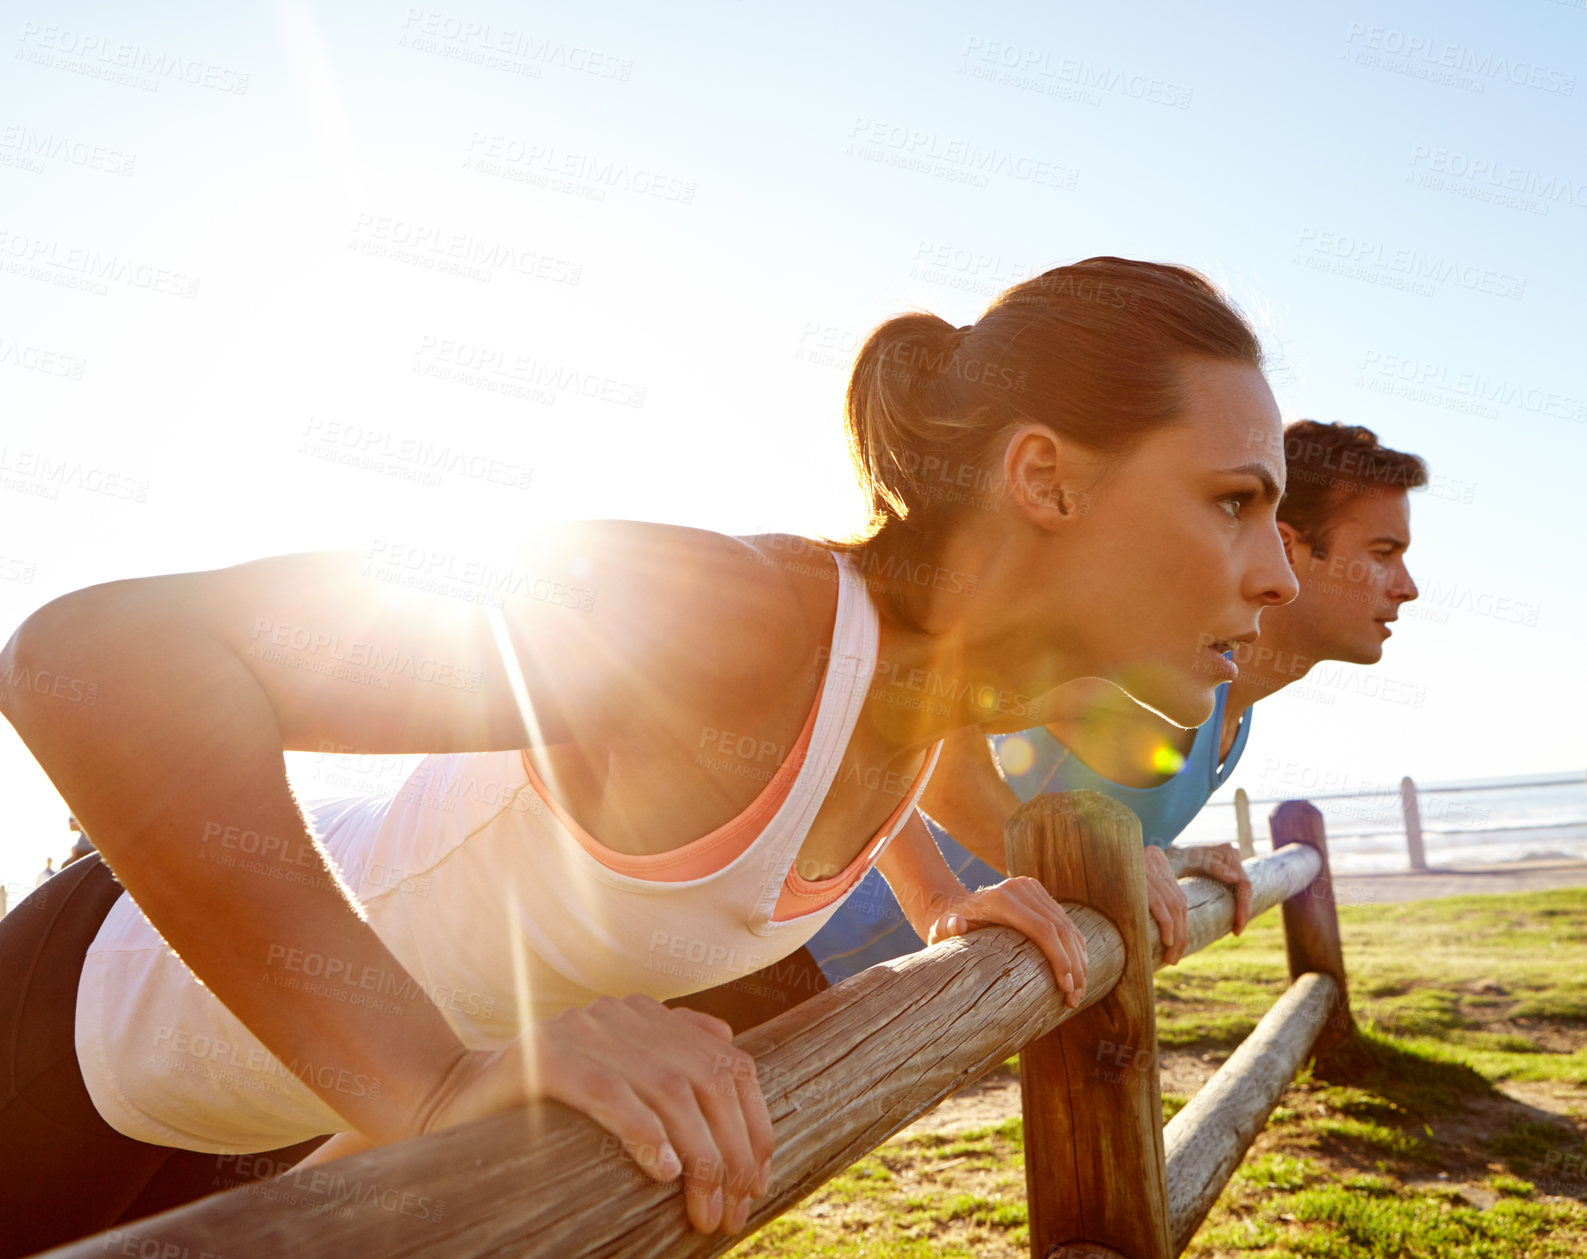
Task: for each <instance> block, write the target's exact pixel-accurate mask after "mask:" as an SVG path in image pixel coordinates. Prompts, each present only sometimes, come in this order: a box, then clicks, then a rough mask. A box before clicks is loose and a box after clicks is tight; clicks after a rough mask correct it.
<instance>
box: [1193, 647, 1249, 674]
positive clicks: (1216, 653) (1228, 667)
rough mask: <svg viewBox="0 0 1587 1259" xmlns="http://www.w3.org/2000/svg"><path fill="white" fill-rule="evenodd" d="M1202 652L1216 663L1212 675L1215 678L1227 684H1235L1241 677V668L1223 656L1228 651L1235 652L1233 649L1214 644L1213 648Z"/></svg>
mask: <svg viewBox="0 0 1587 1259" xmlns="http://www.w3.org/2000/svg"><path fill="white" fill-rule="evenodd" d="M1202 650H1203V651H1205V652H1206V653H1207V654H1208V655H1209V656H1211V657H1212V659H1213V661H1214V663H1213V665H1212V673H1213V675H1214V676H1215V677H1217V678H1219V679H1221V680H1223V681H1225V682H1233V681H1234V680H1235V678H1237V677H1239V676H1240V666H1239V665H1237V664H1235V663H1234V661H1232V660H1230V659H1229V658H1228V657H1227V656H1225V655H1224V654H1223V653H1224V652H1226V651H1228V652H1232V651H1233V650H1234V649H1233V648H1232V647H1229V646H1227V645H1225V644H1223V643H1213V644H1212V646H1210V647H1204V648H1202Z"/></svg>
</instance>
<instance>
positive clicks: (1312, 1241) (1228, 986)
mask: <svg viewBox="0 0 1587 1259" xmlns="http://www.w3.org/2000/svg"><path fill="white" fill-rule="evenodd" d="M1339 919H1340V928H1341V932H1342V935H1343V941H1344V952H1345V965H1346V967H1347V970H1348V973H1349V981H1350V996H1351V1007H1352V1010H1353V1012H1354V1014H1355V1018H1356V1022H1357V1025H1358V1026H1359V1027H1360V1028H1361V1035H1360V1036H1359V1037H1358V1038H1357V1040H1356V1041H1355V1042H1354V1043H1353V1044H1352V1045H1351V1046H1350V1047H1348V1048H1347V1049H1346V1050H1344V1051H1341V1052H1340V1053H1338V1054H1336V1055H1334V1056H1333V1057H1331V1058H1329V1059H1325V1060H1323V1061H1319V1062H1314V1063H1310V1064H1308V1065H1307V1066H1306V1067H1305V1068H1303V1069H1302V1071H1301V1073H1300V1076H1299V1077H1298V1078H1297V1080H1296V1081H1295V1083H1294V1084H1292V1085H1291V1087H1290V1088H1289V1089H1288V1090H1287V1091H1286V1092H1285V1094H1284V1096H1283V1097H1282V1098H1280V1101H1279V1105H1278V1107H1277V1108H1276V1109H1275V1110H1274V1112H1273V1114H1272V1116H1271V1117H1270V1118H1269V1120H1268V1124H1267V1128H1266V1130H1265V1131H1264V1132H1262V1133H1261V1134H1260V1135H1259V1136H1258V1138H1257V1140H1256V1143H1255V1144H1254V1145H1253V1146H1252V1149H1251V1152H1250V1154H1249V1155H1248V1156H1247V1158H1246V1160H1245V1162H1244V1164H1243V1165H1242V1166H1241V1167H1240V1168H1239V1170H1238V1171H1237V1172H1236V1173H1235V1175H1234V1177H1233V1178H1232V1179H1231V1181H1230V1183H1229V1185H1228V1187H1227V1188H1226V1189H1225V1190H1224V1193H1223V1195H1222V1196H1221V1197H1220V1199H1219V1201H1218V1203H1217V1204H1216V1205H1215V1206H1214V1208H1213V1210H1212V1212H1211V1213H1210V1215H1209V1216H1208V1218H1207V1220H1206V1222H1205V1223H1204V1224H1203V1225H1202V1227H1201V1229H1200V1231H1199V1232H1198V1233H1197V1235H1196V1237H1195V1238H1194V1240H1193V1241H1192V1242H1191V1245H1190V1247H1189V1248H1188V1249H1187V1250H1186V1251H1185V1254H1186V1255H1188V1256H1195V1257H1196V1259H1213V1257H1215V1256H1217V1257H1221V1256H1234V1255H1239V1256H1250V1257H1251V1259H1261V1257H1266V1256H1281V1255H1304V1256H1317V1257H1319V1259H1334V1257H1335V1256H1337V1257H1338V1259H1347V1257H1348V1259H1358V1257H1368V1259H1375V1257H1377V1256H1382V1257H1384V1259H1389V1257H1391V1256H1392V1257H1395V1259H1415V1257H1419V1256H1429V1257H1432V1256H1437V1257H1438V1259H1446V1257H1447V1259H1517V1257H1522V1256H1538V1257H1540V1259H1541V1257H1543V1256H1560V1257H1561V1259H1564V1257H1565V1256H1580V1255H1584V1254H1587V1205H1584V1204H1587V889H1583V888H1570V889H1560V890H1557V891H1552V892H1537V893H1531V894H1527V895H1517V896H1467V897H1457V898H1450V899H1447V900H1441V901H1415V902H1410V903H1406V904H1399V905H1368V906H1347V907H1342V908H1341V909H1340V911H1339ZM1285 976H1286V971H1285V965H1284V942H1283V932H1282V928H1281V924H1280V919H1279V915H1278V914H1277V913H1268V914H1266V915H1264V916H1263V917H1262V918H1260V919H1259V920H1257V922H1255V923H1253V924H1252V925H1251V927H1250V928H1249V929H1248V930H1247V931H1246V933H1245V935H1244V936H1243V937H1242V938H1240V939H1233V938H1227V939H1224V940H1220V941H1218V942H1217V943H1216V944H1213V945H1212V946H1211V947H1209V948H1207V949H1206V950H1204V951H1203V952H1201V953H1199V954H1197V955H1195V956H1194V957H1191V958H1188V959H1186V961H1185V962H1183V963H1182V964H1181V965H1179V966H1177V967H1173V968H1171V969H1168V970H1163V971H1159V972H1158V974H1157V997H1158V1007H1157V1009H1158V1024H1157V1027H1158V1037H1159V1041H1160V1044H1161V1046H1162V1048H1163V1051H1164V1053H1163V1057H1164V1060H1165V1071H1166V1069H1167V1067H1168V1066H1169V1065H1171V1064H1172V1063H1173V1061H1174V1060H1175V1059H1176V1058H1180V1059H1185V1060H1189V1059H1198V1060H1199V1059H1203V1058H1211V1059H1212V1060H1213V1061H1218V1060H1221V1059H1222V1058H1223V1057H1226V1056H1227V1054H1228V1053H1229V1052H1230V1051H1231V1050H1232V1049H1233V1048H1234V1046H1236V1045H1237V1044H1238V1043H1239V1042H1240V1040H1241V1038H1243V1037H1244V1036H1245V1034H1246V1033H1247V1032H1249V1031H1250V1029H1251V1028H1252V1027H1254V1026H1255V1024H1256V1021H1257V1020H1258V1019H1259V1018H1260V1017H1261V1016H1262V1014H1263V1013H1264V1012H1265V1011H1266V1010H1267V1008H1268V1007H1269V1006H1270V1005H1271V1004H1272V1003H1273V1001H1274V1000H1275V999H1276V998H1277V997H1278V996H1279V994H1280V993H1281V992H1282V991H1283V989H1284V987H1285V986H1286V981H1285ZM1185 1100H1186V1099H1185V1098H1184V1097H1182V1096H1176V1095H1173V1094H1165V1095H1164V1098H1163V1102H1164V1116H1165V1119H1166V1118H1168V1117H1170V1116H1171V1115H1172V1114H1173V1113H1174V1112H1175V1111H1177V1110H1178V1109H1179V1107H1180V1106H1182V1105H1183V1104H1184V1102H1185ZM1023 1149H1024V1145H1023V1139H1022V1133H1021V1121H1020V1118H1019V1116H1018V1114H1017V1112H1016V1113H1013V1114H1010V1115H1009V1116H1008V1117H1007V1118H1006V1119H1004V1120H1002V1121H1001V1122H996V1123H992V1124H989V1125H984V1126H981V1127H977V1128H974V1129H971V1130H968V1131H961V1132H933V1133H925V1134H919V1135H910V1134H908V1133H905V1134H903V1135H901V1136H900V1137H898V1138H895V1139H894V1140H893V1141H890V1142H888V1143H887V1144H886V1145H883V1146H882V1147H880V1148H879V1149H877V1150H876V1151H875V1152H874V1153H873V1154H872V1155H870V1156H869V1157H868V1158H866V1159H864V1160H863V1161H861V1162H860V1163H857V1164H855V1165H854V1166H853V1167H851V1168H849V1169H848V1171H847V1172H845V1173H844V1174H843V1175H842V1176H839V1177H837V1178H836V1179H834V1180H832V1181H831V1182H829V1183H828V1184H827V1185H826V1186H825V1187H823V1188H822V1190H821V1191H820V1192H818V1193H816V1194H814V1195H813V1196H811V1197H810V1198H808V1199H806V1200H805V1201H804V1202H803V1203H802V1204H800V1206H799V1207H797V1208H796V1209H794V1210H792V1211H790V1212H788V1213H787V1214H785V1215H784V1216H782V1217H781V1218H780V1219H778V1220H776V1221H774V1222H773V1223H772V1224H770V1225H769V1226H768V1227H766V1228H765V1229H763V1230H761V1232H759V1233H758V1234H756V1235H755V1236H754V1237H752V1238H749V1239H748V1240H746V1241H745V1242H744V1243H743V1244H742V1245H740V1246H739V1247H738V1248H737V1249H735V1250H734V1251H733V1253H734V1254H735V1255H739V1256H746V1257H747V1256H767V1257H770V1256H779V1257H781V1256H789V1257H792V1256H817V1255H821V1256H836V1257H839V1259H843V1257H846V1256H854V1257H858V1256H862V1255H863V1256H874V1257H876V1259H884V1257H891V1256H899V1257H903V1256H925V1255H931V1256H959V1255H963V1256H976V1257H981V1256H1003V1255H1007V1256H1018V1255H1024V1254H1026V1253H1028V1246H1029V1238H1028V1233H1027V1228H1026V1212H1025V1180H1024V1168H1023Z"/></svg>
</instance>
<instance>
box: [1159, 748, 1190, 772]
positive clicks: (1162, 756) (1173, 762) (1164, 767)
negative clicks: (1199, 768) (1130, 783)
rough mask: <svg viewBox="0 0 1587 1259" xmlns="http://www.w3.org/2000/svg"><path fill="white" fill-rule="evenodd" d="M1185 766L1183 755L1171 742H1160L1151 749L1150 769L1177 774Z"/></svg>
mask: <svg viewBox="0 0 1587 1259" xmlns="http://www.w3.org/2000/svg"><path fill="white" fill-rule="evenodd" d="M1184 768H1185V756H1184V753H1183V752H1181V751H1180V750H1179V749H1178V748H1176V747H1175V746H1174V745H1173V744H1171V743H1160V744H1158V745H1157V747H1155V748H1153V749H1152V769H1153V770H1155V771H1156V772H1157V773H1159V774H1177V773H1178V772H1179V771H1180V770H1182V769H1184Z"/></svg>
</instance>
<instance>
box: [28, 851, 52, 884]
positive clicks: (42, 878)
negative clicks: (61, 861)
mask: <svg viewBox="0 0 1587 1259" xmlns="http://www.w3.org/2000/svg"><path fill="white" fill-rule="evenodd" d="M54 877H55V858H54V857H46V858H44V869H42V870H40V871H39V877H38V878H36V879H34V880H33V886H34V887H35V888H40V887H43V886H44V885H45V884H46V883H48V882H49V881H50V880H51V879H53V878H54Z"/></svg>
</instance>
